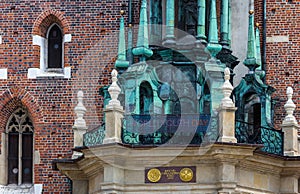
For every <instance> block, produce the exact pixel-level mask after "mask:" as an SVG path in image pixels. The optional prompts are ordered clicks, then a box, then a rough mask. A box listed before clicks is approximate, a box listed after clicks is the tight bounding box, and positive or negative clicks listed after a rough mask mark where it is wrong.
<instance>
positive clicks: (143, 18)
mask: <svg viewBox="0 0 300 194" xmlns="http://www.w3.org/2000/svg"><path fill="white" fill-rule="evenodd" d="M132 53H133V54H134V55H137V56H142V58H143V60H144V58H145V57H151V56H152V55H153V52H152V50H150V49H149V37H148V19H147V1H146V0H143V1H142V6H141V10H140V24H139V32H138V40H137V45H136V48H134V49H133V50H132Z"/></svg>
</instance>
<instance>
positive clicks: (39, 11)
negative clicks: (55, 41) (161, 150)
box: [0, 0, 127, 193]
mask: <svg viewBox="0 0 300 194" xmlns="http://www.w3.org/2000/svg"><path fill="white" fill-rule="evenodd" d="M121 9H125V10H127V1H126V0H116V1H94V0H88V1H55V2H54V1H50V0H42V1H35V0H29V1H28V0H21V1H18V2H15V1H4V2H3V1H2V2H0V21H1V23H0V35H1V36H2V44H0V68H7V71H8V79H7V80H0V132H4V131H5V128H6V124H7V120H8V118H9V116H10V115H11V113H12V112H13V111H14V110H15V109H17V108H18V107H20V106H23V107H26V109H27V110H28V111H29V113H30V115H31V118H32V121H33V123H34V130H35V132H34V150H35V151H39V153H40V162H39V164H35V165H34V183H35V184H43V191H44V193H53V192H55V193H69V192H70V189H71V187H70V182H69V181H68V179H67V178H66V177H65V176H62V175H61V174H60V172H58V171H54V170H53V169H52V161H53V159H57V158H68V157H70V156H71V149H72V148H73V131H72V125H73V124H74V119H75V115H74V111H73V109H74V107H75V106H76V103H77V99H76V96H77V91H78V90H83V92H84V105H85V106H86V108H87V113H86V115H85V120H86V122H87V126H88V127H89V129H93V128H95V127H97V126H98V125H100V124H101V116H102V98H101V96H100V95H99V92H98V91H99V88H100V87H101V86H103V85H107V84H108V83H109V81H110V80H109V79H110V72H111V69H112V67H113V65H114V61H115V59H116V54H117V38H118V36H117V35H118V27H119V20H118V19H119V17H120V14H119V12H120V10H121ZM125 17H127V15H125ZM125 21H127V19H126V18H125ZM53 23H57V24H58V25H59V26H60V27H61V29H62V32H63V34H64V35H65V34H71V35H72V41H71V42H66V43H65V44H64V67H71V78H70V79H65V78H52V77H46V78H38V79H28V76H27V73H28V69H29V68H39V67H40V62H39V61H40V47H39V46H37V45H33V37H32V36H33V35H39V36H42V37H46V32H47V30H48V28H49V26H50V25H51V24H53ZM126 25H127V24H126ZM2 143H3V142H2ZM1 176H2V175H1Z"/></svg>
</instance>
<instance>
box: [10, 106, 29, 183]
mask: <svg viewBox="0 0 300 194" xmlns="http://www.w3.org/2000/svg"><path fill="white" fill-rule="evenodd" d="M7 132H8V184H17V185H20V184H31V183H32V177H33V124H32V122H31V119H30V118H29V116H28V113H27V111H26V110H25V109H23V108H19V109H17V110H16V111H15V112H14V113H13V114H12V115H11V116H10V118H9V120H8V123H7Z"/></svg>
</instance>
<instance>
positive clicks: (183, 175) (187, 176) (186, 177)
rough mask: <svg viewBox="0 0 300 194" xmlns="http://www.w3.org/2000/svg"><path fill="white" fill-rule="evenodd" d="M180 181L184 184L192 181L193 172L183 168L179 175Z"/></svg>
mask: <svg viewBox="0 0 300 194" xmlns="http://www.w3.org/2000/svg"><path fill="white" fill-rule="evenodd" d="M179 176H180V179H181V180H182V181H184V182H188V181H190V180H192V179H193V176H194V174H193V171H192V170H191V169H190V168H183V169H181V170H180V173H179Z"/></svg>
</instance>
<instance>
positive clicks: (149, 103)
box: [140, 82, 153, 115]
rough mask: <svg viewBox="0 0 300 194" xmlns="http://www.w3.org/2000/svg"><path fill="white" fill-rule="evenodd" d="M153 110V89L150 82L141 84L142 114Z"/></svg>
mask: <svg viewBox="0 0 300 194" xmlns="http://www.w3.org/2000/svg"><path fill="white" fill-rule="evenodd" d="M151 111H153V91H152V88H151V86H150V84H149V83H148V82H143V83H142V84H141V86H140V114H144V115H148V114H150V112H151Z"/></svg>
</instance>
